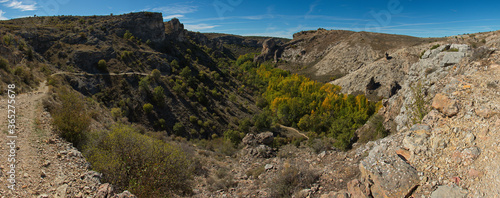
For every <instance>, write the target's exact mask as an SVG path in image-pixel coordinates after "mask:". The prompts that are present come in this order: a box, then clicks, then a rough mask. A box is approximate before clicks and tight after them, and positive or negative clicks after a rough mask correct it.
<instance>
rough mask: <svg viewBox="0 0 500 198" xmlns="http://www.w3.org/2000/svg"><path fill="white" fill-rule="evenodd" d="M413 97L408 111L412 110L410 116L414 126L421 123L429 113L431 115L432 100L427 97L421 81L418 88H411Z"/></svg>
mask: <svg viewBox="0 0 500 198" xmlns="http://www.w3.org/2000/svg"><path fill="white" fill-rule="evenodd" d="M410 89H411V93H412V95H413V101H412V102H411V103H410V105H409V107H408V108H407V109H409V110H410V116H411V120H412V123H413V124H417V123H420V122H421V121H422V119H423V118H424V116H425V115H427V113H429V111H430V108H429V103H430V99H428V98H427V96H426V95H425V90H424V87H423V85H422V83H421V82H420V81H419V82H418V83H417V85H416V86H412V87H410Z"/></svg>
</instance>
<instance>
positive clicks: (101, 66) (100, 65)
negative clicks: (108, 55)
mask: <svg viewBox="0 0 500 198" xmlns="http://www.w3.org/2000/svg"><path fill="white" fill-rule="evenodd" d="M97 69H99V70H101V71H106V70H107V69H108V67H107V65H106V61H105V60H103V59H101V60H99V62H98V63H97Z"/></svg>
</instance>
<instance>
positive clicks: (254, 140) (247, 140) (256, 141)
mask: <svg viewBox="0 0 500 198" xmlns="http://www.w3.org/2000/svg"><path fill="white" fill-rule="evenodd" d="M273 140H274V136H273V133H271V132H264V133H259V134H257V135H255V134H252V133H248V134H247V135H245V137H244V138H243V140H242V142H243V144H244V145H249V146H256V145H261V144H264V145H271V144H272V143H273Z"/></svg>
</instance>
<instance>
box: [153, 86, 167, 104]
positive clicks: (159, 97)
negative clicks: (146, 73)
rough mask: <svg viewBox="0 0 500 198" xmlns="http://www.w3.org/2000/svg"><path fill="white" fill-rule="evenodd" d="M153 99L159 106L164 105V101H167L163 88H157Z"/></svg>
mask: <svg viewBox="0 0 500 198" xmlns="http://www.w3.org/2000/svg"><path fill="white" fill-rule="evenodd" d="M153 98H154V100H155V102H156V103H157V104H159V105H162V104H163V101H164V100H165V93H164V89H163V87H162V86H157V87H155V89H154V90H153Z"/></svg>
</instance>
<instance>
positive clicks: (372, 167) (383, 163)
mask: <svg viewBox="0 0 500 198" xmlns="http://www.w3.org/2000/svg"><path fill="white" fill-rule="evenodd" d="M359 169H360V172H361V178H362V181H363V182H364V183H368V184H370V186H371V187H370V191H371V193H372V196H373V197H408V196H410V195H411V193H412V192H413V191H414V190H415V189H416V187H417V186H418V185H419V182H420V180H419V177H418V172H417V170H416V169H415V168H413V167H412V166H410V165H409V164H408V163H406V162H405V161H403V160H402V159H401V158H399V157H398V156H397V155H396V154H395V152H394V151H389V149H388V146H387V145H386V144H380V145H377V146H375V147H374V148H373V149H372V150H371V151H370V153H369V155H368V156H367V157H366V158H365V159H364V160H362V161H361V163H360V164H359ZM351 184H354V183H351ZM351 188H352V187H351Z"/></svg>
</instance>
